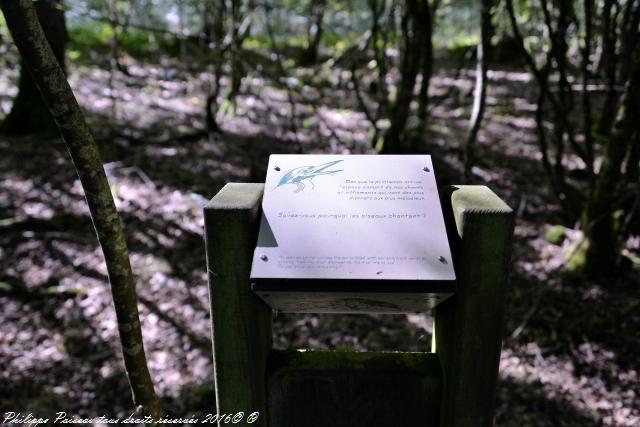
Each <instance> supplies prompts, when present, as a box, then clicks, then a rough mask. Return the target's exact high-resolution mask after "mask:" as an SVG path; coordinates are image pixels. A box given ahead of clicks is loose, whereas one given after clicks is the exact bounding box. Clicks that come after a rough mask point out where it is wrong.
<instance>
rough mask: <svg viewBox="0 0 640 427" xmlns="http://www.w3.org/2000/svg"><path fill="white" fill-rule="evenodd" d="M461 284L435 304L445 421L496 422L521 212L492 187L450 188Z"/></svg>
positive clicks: (448, 208)
mask: <svg viewBox="0 0 640 427" xmlns="http://www.w3.org/2000/svg"><path fill="white" fill-rule="evenodd" d="M443 210H444V214H445V218H447V219H448V220H449V222H450V225H451V227H450V228H449V230H450V231H451V232H450V236H449V238H450V242H451V245H452V249H453V251H454V254H455V255H454V264H455V266H456V276H457V285H456V286H457V287H456V293H455V295H453V296H452V297H451V298H449V299H448V300H446V301H445V302H443V303H442V304H440V305H439V306H437V307H436V309H435V323H436V324H435V344H436V345H435V347H436V348H435V349H434V351H436V352H437V353H438V356H439V357H440V363H441V365H442V370H443V386H444V388H443V398H442V408H441V411H440V426H447V427H451V426H456V427H458V426H472V427H476V426H490V425H492V424H493V408H494V398H495V388H496V382H497V378H498V364H499V361H500V347H501V332H502V323H503V317H504V316H503V315H504V306H505V292H506V283H507V271H508V263H509V258H510V251H511V238H512V235H513V227H514V214H513V211H512V210H511V208H509V206H507V204H506V203H504V202H503V201H502V200H501V199H500V198H499V197H498V196H496V195H495V193H493V192H492V191H491V190H490V189H489V188H487V187H485V186H455V187H452V188H450V190H449V191H445V192H444V194H443Z"/></svg>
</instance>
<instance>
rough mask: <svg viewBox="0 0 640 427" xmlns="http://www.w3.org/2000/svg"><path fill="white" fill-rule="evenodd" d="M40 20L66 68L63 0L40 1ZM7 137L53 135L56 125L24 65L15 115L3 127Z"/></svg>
mask: <svg viewBox="0 0 640 427" xmlns="http://www.w3.org/2000/svg"><path fill="white" fill-rule="evenodd" d="M34 4H35V7H36V13H37V16H38V19H39V21H40V23H41V25H42V29H43V30H44V34H45V36H46V39H47V41H48V42H49V45H50V46H51V48H52V49H53V53H54V55H55V57H56V59H57V60H58V63H59V64H60V66H61V67H62V69H63V70H64V69H65V66H64V63H65V60H64V54H65V45H66V41H67V27H66V24H65V19H64V10H63V8H62V2H61V1H60V0H40V1H37V2H35V3H34ZM0 132H2V133H3V134H5V135H25V134H30V133H53V132H55V124H54V122H53V119H52V117H51V114H50V113H49V110H48V109H47V106H46V105H45V103H44V101H43V100H42V96H41V95H40V93H39V92H38V88H37V87H36V85H35V84H34V82H33V80H32V79H31V76H30V75H29V73H28V72H27V71H26V67H25V65H24V63H22V64H21V66H20V77H19V82H18V95H17V96H16V98H15V100H14V101H13V106H12V107H11V112H10V113H9V115H8V116H7V117H6V118H5V120H4V122H3V123H2V125H1V126H0Z"/></svg>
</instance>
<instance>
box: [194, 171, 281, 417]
mask: <svg viewBox="0 0 640 427" xmlns="http://www.w3.org/2000/svg"><path fill="white" fill-rule="evenodd" d="M263 190H264V185H263V184H235V183H234V184H227V185H226V186H225V187H224V188H223V189H222V190H221V191H220V192H219V193H218V194H217V195H216V196H215V197H214V198H213V199H212V200H211V202H209V204H208V205H207V206H206V207H205V209H204V220H205V240H206V247H207V268H208V274H209V299H210V302H211V321H212V334H213V363H214V369H215V387H216V407H217V412H218V413H219V414H223V413H224V414H230V413H237V412H239V411H243V412H244V413H245V414H246V415H248V414H250V413H251V412H254V411H257V412H260V418H259V419H258V421H257V422H255V423H254V424H253V425H258V426H265V425H266V416H267V412H266V409H267V405H266V384H265V381H266V365H267V358H268V355H269V351H270V349H271V343H272V313H271V309H270V308H269V307H268V306H267V305H266V304H265V303H263V302H262V300H260V298H258V297H256V296H255V295H254V294H253V293H252V292H251V290H250V286H249V275H250V270H251V260H252V257H253V251H254V248H255V244H256V239H257V232H258V225H259V219H260V202H261V200H262V192H263ZM246 415H245V417H246ZM245 419H246V418H245ZM218 425H223V424H222V423H219V424H218Z"/></svg>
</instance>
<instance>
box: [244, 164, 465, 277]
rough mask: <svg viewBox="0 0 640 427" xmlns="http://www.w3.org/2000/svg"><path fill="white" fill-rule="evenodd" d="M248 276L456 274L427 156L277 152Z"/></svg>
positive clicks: (408, 275)
mask: <svg viewBox="0 0 640 427" xmlns="http://www.w3.org/2000/svg"><path fill="white" fill-rule="evenodd" d="M262 209H263V214H264V216H263V218H262V222H261V225H260V232H259V237H258V244H257V247H256V250H255V254H254V257H253V265H252V270H251V278H252V279H260V278H263V279H361V280H362V279H364V280H403V281H407V280H419V281H452V280H455V274H454V270H453V263H452V261H451V252H450V249H449V243H448V240H447V234H446V230H445V225H444V219H443V216H442V210H441V207H440V200H439V197H438V190H437V187H436V180H435V176H434V171H433V165H432V163H431V156H427V155H415V156H413V155H397V156H382V155H272V156H271V157H270V159H269V169H268V173H267V179H266V182H265V189H264V198H263V201H262Z"/></svg>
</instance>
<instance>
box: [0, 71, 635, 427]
mask: <svg viewBox="0 0 640 427" xmlns="http://www.w3.org/2000/svg"><path fill="white" fill-rule="evenodd" d="M127 62H128V64H129V65H128V68H129V71H130V74H131V75H130V76H126V75H124V74H122V73H116V74H115V79H114V80H113V84H112V86H113V87H112V88H110V87H109V84H108V80H109V73H108V72H107V71H105V70H102V69H100V68H98V67H95V66H87V65H83V66H80V67H77V68H73V69H72V70H71V73H70V78H71V83H72V86H73V88H74V90H75V92H76V95H77V97H78V99H79V101H80V103H81V105H82V107H83V108H84V109H85V110H86V111H87V114H88V119H89V122H90V123H91V126H92V128H93V129H94V132H95V134H96V138H97V140H98V143H99V145H100V148H101V151H102V154H103V160H104V161H105V163H106V165H105V169H106V171H107V175H108V178H109V182H110V184H111V187H112V193H113V195H114V197H115V200H116V204H117V207H118V209H119V211H120V212H121V215H122V221H123V224H124V228H125V232H126V233H127V239H128V242H129V248H130V251H131V260H132V265H133V269H134V272H135V274H136V277H137V280H138V284H137V290H138V293H139V296H140V304H139V306H140V311H141V315H142V328H143V334H144V337H145V344H146V349H147V354H148V357H149V365H150V369H151V371H152V375H153V377H154V380H155V384H156V387H157V391H158V392H159V393H160V394H161V396H162V398H163V400H164V401H165V404H166V405H167V407H168V408H169V409H170V411H172V412H175V413H179V414H181V415H184V414H186V412H188V413H196V412H198V411H206V410H207V409H209V410H211V409H213V408H212V405H213V402H214V400H213V397H212V386H213V384H212V383H213V379H212V362H211V343H210V325H209V308H208V306H209V302H208V292H207V284H206V271H205V252H204V243H203V229H202V227H203V218H202V207H203V206H204V204H205V203H206V202H207V200H209V199H210V198H211V197H212V196H213V195H214V194H216V192H217V191H218V190H219V189H220V188H221V187H222V186H223V185H224V183H225V182H228V181H241V182H247V181H260V180H261V179H263V177H264V172H265V171H264V168H265V167H266V160H267V157H268V155H269V154H270V153H297V152H305V153H315V152H318V153H320V152H332V153H370V152H372V148H371V141H370V138H371V135H372V129H371V126H370V124H369V123H368V122H367V120H366V118H365V116H364V114H363V113H362V112H360V111H357V102H356V101H355V100H354V97H353V94H352V93H351V92H350V91H348V90H346V89H345V81H348V79H349V76H348V74H349V73H348V72H345V73H346V75H345V76H341V75H340V74H341V72H340V70H334V72H327V70H323V71H322V72H319V73H317V75H314V74H313V73H310V72H309V70H305V69H301V70H299V71H298V72H299V74H297V75H296V78H297V81H296V82H290V83H291V84H292V85H293V84H297V85H303V86H305V85H307V86H308V88H307V89H305V90H303V91H299V92H296V93H297V95H296V99H295V107H293V108H292V105H291V104H290V101H289V99H288V95H287V92H286V90H284V89H282V88H281V87H274V86H273V85H272V84H271V83H270V81H269V79H268V78H266V77H264V76H261V75H258V74H257V73H256V74H255V75H252V76H251V77H250V78H247V79H246V81H245V83H244V84H243V89H242V91H241V94H240V95H239V96H238V98H237V102H236V105H235V106H232V105H226V106H224V108H223V111H222V112H221V113H220V114H219V115H218V119H219V121H220V125H221V127H222V129H223V131H224V132H223V133H222V134H219V135H212V136H208V135H207V134H206V132H205V131H204V129H205V124H204V112H203V110H204V100H205V98H204V95H203V94H205V93H206V90H207V88H208V87H209V85H210V82H209V80H208V79H209V77H208V76H207V75H206V74H205V73H191V72H187V71H185V70H183V69H182V68H181V67H180V66H179V64H176V63H175V62H173V61H165V64H164V65H163V66H158V65H148V64H144V63H140V62H137V61H135V60H133V59H132V58H129V59H128V61H127ZM329 71H331V70H329ZM343 71H344V70H343ZM327 73H328V76H327ZM451 75H453V73H452V72H451V70H437V73H436V75H435V77H434V80H433V84H434V87H433V88H432V89H433V90H432V92H433V93H432V98H433V99H434V103H437V105H436V106H435V107H433V109H432V117H431V119H430V122H429V132H428V134H427V135H425V138H424V147H426V148H425V151H427V152H429V153H431V154H433V155H434V157H435V160H436V167H437V171H438V178H439V180H440V184H447V183H449V184H450V183H459V182H461V175H460V173H459V171H460V170H461V163H460V160H459V158H458V154H457V153H458V148H459V146H460V144H461V141H462V140H463V138H464V137H465V135H466V130H467V121H468V115H469V109H470V105H471V91H472V89H473V84H472V78H473V72H472V70H466V69H465V70H463V72H462V73H461V78H460V79H452V78H450V77H446V76H451ZM15 77H16V73H15V70H11V73H10V74H9V73H7V74H5V75H2V76H0V89H2V88H9V89H7V93H8V94H11V93H13V92H11V90H13V89H11V88H13V86H12V84H11V82H12V79H15ZM316 78H317V79H318V80H319V79H321V78H323V79H325V80H323V81H322V82H319V81H314V79H316ZM490 79H491V87H490V89H489V103H488V107H487V119H486V126H485V127H484V128H483V129H482V130H481V131H480V134H479V138H478V139H479V147H478V155H479V162H478V164H477V166H476V168H474V170H473V173H474V177H475V180H476V182H477V183H481V184H486V185H488V186H490V187H491V188H492V189H494V191H496V193H497V194H499V195H500V196H501V197H503V198H504V199H505V200H506V201H507V202H508V203H509V204H510V205H511V206H512V207H513V208H514V210H515V211H516V212H517V214H518V220H517V225H516V238H515V248H514V255H513V260H514V262H513V274H512V286H511V290H510V293H509V295H508V300H509V305H508V312H507V322H506V328H505V345H504V351H503V354H502V361H501V383H500V388H499V392H498V403H497V408H498V411H497V420H498V421H499V425H506V426H521V425H527V423H529V425H536V426H553V425H561V424H562V425H576V424H578V425H600V424H604V425H621V426H630V425H637V424H638V423H639V422H640V421H639V417H640V410H639V409H638V408H639V407H640V405H638V404H637V403H638V397H637V396H638V394H639V393H640V381H639V380H638V375H637V354H638V351H640V348H639V344H638V342H640V339H639V338H640V337H638V332H637V331H638V330H640V319H639V318H638V314H637V313H636V314H634V313H631V314H630V315H629V316H628V318H626V319H624V324H621V325H620V326H619V325H617V324H616V325H605V326H604V327H599V328H596V327H590V326H589V322H590V321H591V318H592V317H596V314H597V316H598V317H600V318H605V319H607V318H610V316H608V315H607V314H608V311H609V310H610V311H611V312H619V311H620V310H621V309H622V308H624V306H625V304H627V302H628V299H629V298H631V297H632V296H633V295H636V294H637V292H636V291H635V289H636V288H634V287H633V286H632V284H630V280H629V281H628V282H624V281H622V282H623V283H621V284H617V285H615V286H613V285H612V284H608V283H577V282H572V281H571V280H570V279H568V278H566V277H564V276H563V275H562V274H561V270H562V267H563V264H564V256H565V255H566V253H567V251H569V249H570V245H571V243H572V242H574V241H575V240H576V239H578V238H579V236H576V235H572V234H571V232H569V233H568V238H567V239H566V240H565V241H564V242H563V243H562V244H560V245H557V246H555V245H551V244H550V243H549V242H547V241H546V240H544V239H543V238H542V236H543V235H544V233H545V231H546V230H547V228H548V227H549V226H550V225H553V224H558V223H561V222H562V220H561V218H560V215H559V210H558V209H557V207H556V206H555V205H554V199H553V197H552V195H551V194H549V193H548V191H547V185H546V181H545V179H544V175H543V173H542V170H541V166H540V160H539V155H538V150H537V147H536V145H535V144H536V142H535V141H536V139H535V122H534V117H533V114H534V108H533V107H534V104H533V103H534V101H533V100H532V97H533V95H534V94H533V89H532V85H531V79H530V76H529V74H528V73H523V72H513V71H491V73H490ZM321 83H322V84H321ZM323 85H324V86H323ZM318 87H323V89H322V90H321V91H320V90H319V89H313V88H318ZM0 92H2V90H0ZM14 92H15V91H14ZM300 93H301V94H302V95H300ZM444 94H449V96H447V97H446V98H443V99H440V100H438V96H443V95H444ZM318 96H320V98H319V99H318V100H317V104H316V106H315V107H312V106H310V105H309V103H308V101H309V100H312V99H313V100H315V99H316V97H318ZM114 100H115V106H114ZM219 101H220V103H222V101H223V100H222V98H220V100H219ZM7 105H10V104H7V98H6V97H3V98H0V114H6V113H7V111H8V107H7ZM292 110H294V111H295V118H294V119H291V112H292ZM292 122H293V126H292ZM0 151H1V152H2V153H3V155H2V156H1V157H0V219H5V218H18V217H25V218H28V219H29V221H30V222H28V223H27V225H25V226H22V225H13V226H4V225H3V227H4V228H2V229H1V230H0V242H1V243H2V246H1V247H0V274H1V275H0V282H7V283H8V284H9V285H10V289H11V290H10V291H7V290H6V289H5V290H4V291H2V292H1V293H0V305H1V306H2V307H3V309H2V310H0V323H2V324H3V327H2V329H1V330H0V364H1V365H2V366H4V367H6V368H5V369H3V370H1V371H0V375H2V383H3V387H2V390H1V391H0V402H1V403H3V404H4V403H5V402H9V401H11V402H13V404H14V405H18V406H20V405H22V407H24V410H25V411H28V410H36V409H37V410H38V411H43V409H42V408H43V407H44V408H55V409H61V410H67V411H69V412H73V413H77V414H79V415H87V416H89V415H95V414H96V413H101V412H102V411H105V410H109V411H110V413H113V414H114V415H118V414H119V415H125V416H126V415H128V414H129V413H130V410H131V403H130V395H129V391H128V385H127V382H126V378H125V376H124V373H123V371H122V370H123V367H122V364H121V362H120V355H119V350H118V348H119V347H118V340H117V328H116V321H115V314H114V311H113V307H112V304H111V296H110V292H109V288H108V284H107V279H106V271H105V266H104V263H103V261H102V257H101V253H100V250H99V248H98V246H97V241H96V239H95V236H94V232H93V229H92V227H91V224H90V221H89V219H88V216H87V208H86V206H85V204H84V199H83V197H82V190H81V187H80V185H79V182H78V180H77V178H76V176H75V172H74V170H73V169H72V165H71V163H70V161H69V160H68V157H67V154H66V151H65V149H64V145H63V144H62V143H61V142H60V141H57V140H34V139H33V138H18V139H14V140H11V141H9V140H6V139H0ZM567 161H569V162H575V160H574V159H573V158H572V157H570V156H568V157H567ZM34 219H37V220H42V221H35V220H34ZM565 225H568V226H572V224H565ZM547 298H548V301H547ZM614 308H615V310H614ZM488 309H490V308H488ZM431 333H432V324H431V320H430V318H428V317H426V316H424V315H408V316H367V315H359V316H356V315H349V316H347V315H342V316H337V315H333V316H330V315H287V314H279V315H278V316H277V317H276V336H275V340H274V343H275V345H276V347H277V348H324V349H335V348H352V349H355V350H357V351H365V350H405V351H428V350H429V349H430V346H431ZM185 411H186V412H185ZM576 420H577V423H576Z"/></svg>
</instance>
